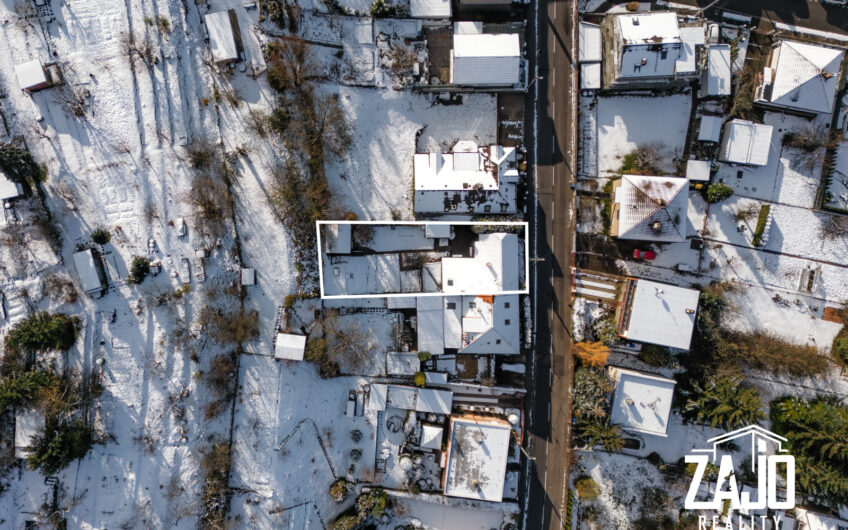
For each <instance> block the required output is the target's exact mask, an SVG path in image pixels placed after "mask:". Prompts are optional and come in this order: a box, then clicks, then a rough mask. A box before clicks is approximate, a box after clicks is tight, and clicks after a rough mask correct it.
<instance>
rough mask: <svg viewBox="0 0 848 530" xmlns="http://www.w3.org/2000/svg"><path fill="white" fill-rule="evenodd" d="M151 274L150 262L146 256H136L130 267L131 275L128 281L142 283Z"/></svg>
mask: <svg viewBox="0 0 848 530" xmlns="http://www.w3.org/2000/svg"><path fill="white" fill-rule="evenodd" d="M148 274H150V260H149V259H148V258H146V257H145V256H136V257H134V258H133V260H132V264H131V265H130V275H129V278H127V280H128V281H129V282H130V283H135V284H138V283H141V282H143V281H144V279H145V278H147V275H148Z"/></svg>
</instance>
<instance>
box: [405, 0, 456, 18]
mask: <svg viewBox="0 0 848 530" xmlns="http://www.w3.org/2000/svg"><path fill="white" fill-rule="evenodd" d="M409 15H410V16H411V17H412V18H436V19H443V18H450V17H451V2H450V0H409Z"/></svg>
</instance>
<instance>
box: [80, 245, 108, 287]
mask: <svg viewBox="0 0 848 530" xmlns="http://www.w3.org/2000/svg"><path fill="white" fill-rule="evenodd" d="M74 267H76V269H77V274H78V275H79V278H80V282H81V283H82V290H83V291H85V292H86V293H88V294H92V293H100V292H101V291H102V290H103V282H102V281H101V280H100V273H99V271H98V270H97V264H96V263H95V261H94V253H93V252H92V251H91V249H87V250H83V251H82V252H77V253H75V254H74Z"/></svg>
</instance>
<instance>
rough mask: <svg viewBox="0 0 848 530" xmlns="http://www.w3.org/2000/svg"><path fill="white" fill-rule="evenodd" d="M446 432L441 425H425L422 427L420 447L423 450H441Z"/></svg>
mask: <svg viewBox="0 0 848 530" xmlns="http://www.w3.org/2000/svg"><path fill="white" fill-rule="evenodd" d="M444 432H445V430H444V429H443V428H442V427H441V426H439V425H428V424H426V423H425V424H424V426H422V427H421V441H420V442H419V444H418V446H419V447H421V448H422V449H433V450H435V451H439V450H441V449H442V438H443V437H444Z"/></svg>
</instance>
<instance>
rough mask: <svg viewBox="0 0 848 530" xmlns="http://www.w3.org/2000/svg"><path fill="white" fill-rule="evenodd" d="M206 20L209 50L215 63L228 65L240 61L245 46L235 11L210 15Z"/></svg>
mask: <svg viewBox="0 0 848 530" xmlns="http://www.w3.org/2000/svg"><path fill="white" fill-rule="evenodd" d="M204 20H205V21H206V29H207V31H208V32H209V48H210V50H211V51H212V58H213V59H214V60H215V62H216V63H218V64H226V63H232V62H236V61H240V60H241V59H242V54H243V53H244V46H243V44H242V40H241V30H240V28H239V23H238V16H237V15H236V12H235V10H234V9H228V10H226V11H216V12H214V13H208V14H207V15H206V16H205V17H204Z"/></svg>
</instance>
